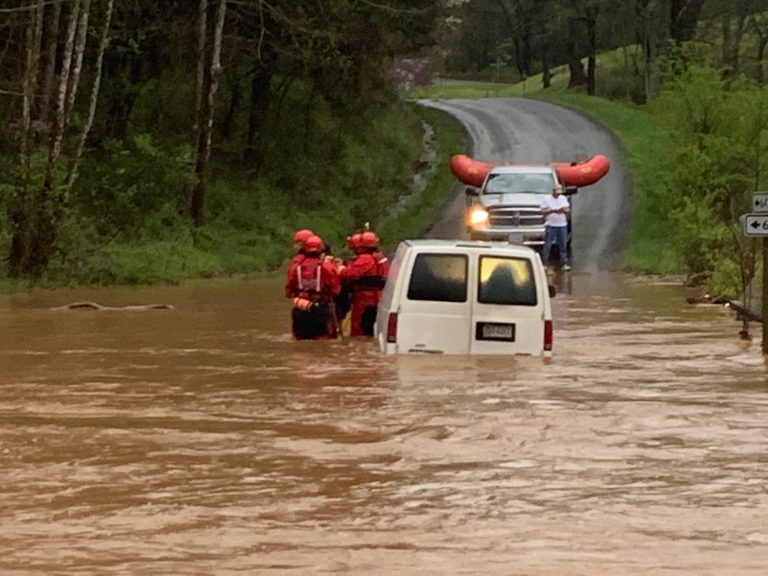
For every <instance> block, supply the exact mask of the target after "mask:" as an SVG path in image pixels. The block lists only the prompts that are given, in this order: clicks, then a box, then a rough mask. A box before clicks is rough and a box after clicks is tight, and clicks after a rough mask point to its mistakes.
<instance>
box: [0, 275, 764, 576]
mask: <svg viewBox="0 0 768 576" xmlns="http://www.w3.org/2000/svg"><path fill="white" fill-rule="evenodd" d="M561 288H563V289H564V292H563V293H561V294H559V295H558V297H557V298H556V299H555V317H556V333H555V336H556V341H555V356H554V358H553V360H552V361H551V362H546V363H545V362H543V361H542V360H540V359H535V358H518V359H509V358H492V359H488V358H469V357H461V358H448V357H442V358H440V357H427V358H421V357H416V358H413V357H407V358H406V357H403V358H385V357H382V356H381V355H379V354H378V353H377V352H376V351H375V350H374V348H373V345H372V343H371V342H370V341H357V342H343V343H340V342H325V343H319V342H313V343H295V342H292V341H291V339H290V336H289V326H288V310H287V304H286V302H285V301H284V299H283V298H282V297H281V294H280V285H279V281H277V280H257V281H233V280H229V281H208V282H202V283H199V284H190V285H185V286H182V287H168V288H151V289H109V290H93V291H85V290H79V291H57V292H53V293H33V294H24V295H19V296H13V297H7V296H6V297H2V298H0V314H1V316H0V318H2V331H1V332H0V392H1V394H0V456H1V457H2V460H1V461H2V473H1V474H0V520H1V521H2V532H0V573H2V574H46V575H47V574H68V575H70V574H105V575H110V574H142V575H155V574H158V575H159V574H162V575H166V574H170V575H178V574H222V575H226V574H266V575H270V576H271V575H297V576H298V575H301V576H304V575H310V574H354V575H362V574H365V575H384V574H386V575H404V574H407V575H409V576H427V575H440V576H445V575H454V574H471V575H483V576H494V575H504V576H509V575H518V574H519V575H536V576H538V575H558V576H560V575H585V576H586V575H590V576H594V575H609V574H610V575H612V576H615V575H667V574H669V575H673V574H674V575H690V576H707V575H723V576H741V575H750V576H751V575H755V576H757V575H760V576H762V575H764V574H766V570H768V568H767V567H768V520H766V518H768V384H767V383H766V382H767V378H766V367H765V365H764V363H763V361H762V357H761V355H760V352H759V343H758V342H757V340H759V334H760V331H759V326H753V331H754V333H755V335H756V343H755V344H754V345H753V346H752V347H746V346H743V345H740V344H739V341H738V339H737V332H738V330H739V329H740V328H741V326H740V324H738V323H736V322H735V320H734V318H733V316H732V315H731V314H730V313H728V312H727V311H726V310H723V309H720V308H714V307H691V306H687V305H685V304H684V297H685V294H684V292H683V290H682V289H681V288H680V287H679V286H677V285H675V284H668V285H664V284H651V283H648V282H643V281H637V280H632V279H627V278H624V277H622V276H620V275H616V274H604V275H578V274H576V273H574V275H573V277H572V278H571V281H570V283H569V285H565V284H562V285H561ZM568 291H570V293H567V292H568ZM80 300H90V301H96V302H98V303H100V304H103V305H108V306H113V307H120V306H126V305H135V304H150V303H164V304H171V305H173V306H174V309H172V310H155V309H152V310H130V309H124V310H99V311H96V310H52V309H51V308H53V307H56V306H60V305H63V304H67V303H69V302H74V301H80Z"/></svg>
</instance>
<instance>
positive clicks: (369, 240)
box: [360, 230, 379, 248]
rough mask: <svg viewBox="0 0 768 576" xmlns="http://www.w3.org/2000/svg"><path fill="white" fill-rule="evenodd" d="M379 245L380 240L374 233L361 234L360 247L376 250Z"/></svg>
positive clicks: (367, 231) (368, 231)
mask: <svg viewBox="0 0 768 576" xmlns="http://www.w3.org/2000/svg"><path fill="white" fill-rule="evenodd" d="M378 244H379V238H378V237H377V236H376V234H375V233H374V232H371V231H370V230H366V231H365V232H363V233H362V234H360V246H362V247H363V248H376V246H378Z"/></svg>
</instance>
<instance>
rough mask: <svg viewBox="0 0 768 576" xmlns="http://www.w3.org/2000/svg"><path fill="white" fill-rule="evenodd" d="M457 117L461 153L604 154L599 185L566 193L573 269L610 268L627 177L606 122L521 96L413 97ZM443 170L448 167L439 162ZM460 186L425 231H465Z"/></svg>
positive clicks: (447, 234) (571, 157)
mask: <svg viewBox="0 0 768 576" xmlns="http://www.w3.org/2000/svg"><path fill="white" fill-rule="evenodd" d="M419 103H420V104H422V105H424V106H429V107H431V108H436V109H438V110H442V111H444V112H447V113H448V114H450V115H451V116H453V117H455V118H456V119H457V120H458V121H459V122H460V123H461V124H462V126H463V127H464V129H465V130H466V133H467V136H468V142H467V149H466V150H456V151H454V152H453V153H465V154H468V155H470V156H472V157H474V158H476V159H478V160H482V161H488V162H495V161H506V162H531V163H549V162H553V161H554V162H571V161H575V160H584V159H586V158H588V157H590V156H592V155H594V154H604V155H605V156H607V157H608V159H609V160H610V162H611V170H610V171H609V172H608V174H607V175H606V176H605V177H604V178H603V179H602V180H600V181H599V182H598V183H597V184H593V185H592V186H588V187H585V188H582V189H580V190H579V193H578V194H577V195H576V196H575V197H572V198H571V200H572V213H573V225H574V233H573V234H574V237H573V253H574V259H573V260H574V262H573V265H574V269H575V270H576V271H579V272H592V271H598V270H613V269H615V268H616V267H617V266H618V265H619V264H620V263H621V252H622V249H623V247H624V243H625V240H626V237H627V232H628V226H629V214H630V203H629V179H628V173H627V172H626V171H625V170H624V167H623V166H622V164H621V153H620V149H619V143H618V141H617V139H616V138H615V136H613V135H612V134H611V133H610V132H609V131H608V130H607V129H606V128H605V127H604V126H602V125H600V124H598V123H596V122H595V121H593V120H591V119H589V118H587V117H586V116H584V115H582V114H580V113H579V112H576V111H574V110H571V109H568V108H564V107H562V106H557V105H555V104H550V103H548V102H542V101H539V100H531V99H527V98H483V99H476V100H419ZM445 169H446V170H448V167H447V166H446V167H445ZM464 205H465V196H464V187H463V186H462V185H460V184H459V183H457V185H456V186H455V187H454V193H453V195H452V196H451V199H450V200H449V201H448V202H447V203H446V206H445V208H444V209H443V211H442V212H441V214H440V215H439V217H438V218H437V219H436V221H435V223H434V224H433V225H432V227H431V228H430V229H429V230H428V231H427V232H426V233H425V236H426V237H431V238H466V237H467V234H466V230H465V228H464V224H463V209H464Z"/></svg>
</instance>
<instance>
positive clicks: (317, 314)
mask: <svg viewBox="0 0 768 576" xmlns="http://www.w3.org/2000/svg"><path fill="white" fill-rule="evenodd" d="M340 289H341V282H340V280H339V274H338V272H336V268H334V266H333V264H332V263H331V262H327V261H326V260H325V259H324V258H321V257H320V255H319V254H317V255H315V254H307V255H305V256H304V257H303V258H302V259H301V260H300V261H299V260H296V262H295V263H293V266H292V267H289V269H288V277H287V279H286V284H285V295H286V296H288V297H289V298H293V310H292V311H291V319H292V328H293V335H294V337H295V338H296V339H297V340H309V339H320V338H335V337H336V334H337V325H338V322H337V320H336V315H335V313H334V309H333V308H334V307H333V298H334V296H336V295H337V294H338V293H339V290H340Z"/></svg>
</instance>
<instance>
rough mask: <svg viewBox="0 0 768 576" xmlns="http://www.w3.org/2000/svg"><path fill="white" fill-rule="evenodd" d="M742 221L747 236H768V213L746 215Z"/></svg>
mask: <svg viewBox="0 0 768 576" xmlns="http://www.w3.org/2000/svg"><path fill="white" fill-rule="evenodd" d="M741 221H742V223H743V225H744V234H745V235H746V236H768V213H766V214H744V215H743V216H742V217H741Z"/></svg>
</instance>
